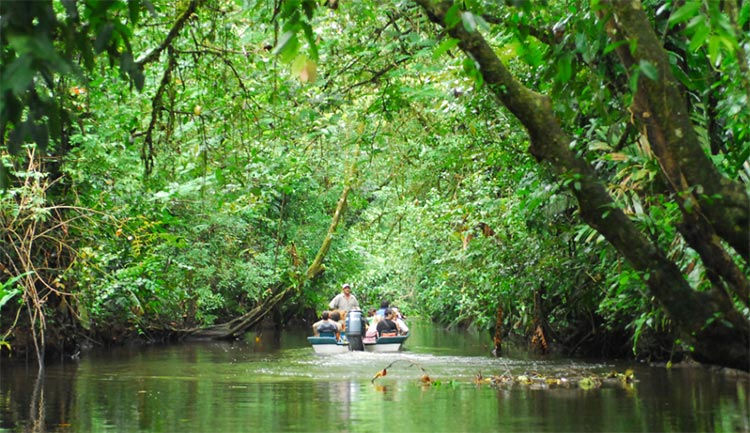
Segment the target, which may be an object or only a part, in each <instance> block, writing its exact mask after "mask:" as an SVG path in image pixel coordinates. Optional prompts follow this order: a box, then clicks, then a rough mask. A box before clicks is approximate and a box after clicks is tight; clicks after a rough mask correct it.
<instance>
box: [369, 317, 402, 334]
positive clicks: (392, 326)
mask: <svg viewBox="0 0 750 433" xmlns="http://www.w3.org/2000/svg"><path fill="white" fill-rule="evenodd" d="M375 329H377V330H378V335H383V333H384V332H398V326H396V322H394V321H393V320H389V319H383V320H381V321H380V322H378V325H377V327H376V328H375Z"/></svg>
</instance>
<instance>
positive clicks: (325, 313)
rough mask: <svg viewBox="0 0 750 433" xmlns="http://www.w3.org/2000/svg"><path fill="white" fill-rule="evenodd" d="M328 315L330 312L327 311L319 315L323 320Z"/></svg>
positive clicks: (326, 318)
mask: <svg viewBox="0 0 750 433" xmlns="http://www.w3.org/2000/svg"><path fill="white" fill-rule="evenodd" d="M330 315H331V313H329V312H328V311H324V312H323V314H321V315H320V318H321V319H323V320H328V318H329V317H330Z"/></svg>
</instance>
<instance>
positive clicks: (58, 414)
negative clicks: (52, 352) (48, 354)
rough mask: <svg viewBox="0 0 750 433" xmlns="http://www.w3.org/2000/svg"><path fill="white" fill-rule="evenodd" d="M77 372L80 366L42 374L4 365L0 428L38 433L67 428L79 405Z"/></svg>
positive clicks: (0, 388) (38, 371)
mask: <svg viewBox="0 0 750 433" xmlns="http://www.w3.org/2000/svg"><path fill="white" fill-rule="evenodd" d="M77 368H78V367H77V365H76V364H65V365H59V366H53V367H48V368H44V369H41V370H40V369H37V368H33V369H31V368H30V366H27V365H2V375H0V395H2V399H0V413H2V417H0V428H7V429H9V430H10V431H27V432H33V433H36V432H45V431H48V430H51V429H52V430H54V428H55V427H59V426H65V425H67V424H68V423H69V421H70V419H71V417H72V413H73V411H74V409H75V404H76V400H75V399H76V393H75V383H74V380H75V377H76V370H77ZM22 427H25V428H22Z"/></svg>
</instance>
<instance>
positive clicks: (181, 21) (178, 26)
mask: <svg viewBox="0 0 750 433" xmlns="http://www.w3.org/2000/svg"><path fill="white" fill-rule="evenodd" d="M202 2H203V0H190V3H188V7H187V8H186V9H185V11H184V12H183V13H182V14H181V15H180V16H179V18H177V21H176V22H175V23H174V25H173V26H172V28H171V29H170V30H169V33H167V37H166V38H165V39H164V41H162V43H161V44H159V46H158V47H156V48H154V49H153V50H151V51H150V52H148V53H147V54H146V55H144V56H143V57H141V58H140V59H138V60H137V61H136V62H135V63H136V65H138V67H139V68H143V66H144V65H145V64H146V63H151V62H153V61H156V60H157V59H158V58H159V56H160V55H161V53H162V51H164V50H165V49H167V47H168V46H170V44H171V43H172V40H174V38H176V37H177V35H178V34H179V33H180V31H181V30H182V28H183V27H184V26H185V23H186V22H187V20H188V19H189V18H190V16H191V15H193V14H194V13H195V11H196V10H197V9H198V6H200V4H201V3H202Z"/></svg>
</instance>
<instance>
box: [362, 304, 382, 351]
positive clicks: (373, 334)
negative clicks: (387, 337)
mask: <svg viewBox="0 0 750 433" xmlns="http://www.w3.org/2000/svg"><path fill="white" fill-rule="evenodd" d="M374 313H375V310H373V315H372V317H371V319H372V320H370V324H369V325H368V326H367V332H365V337H364V338H363V339H362V342H363V343H365V344H369V343H375V342H376V341H377V340H378V322H380V321H381V320H382V319H381V318H380V316H377V315H375V314H374Z"/></svg>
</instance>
